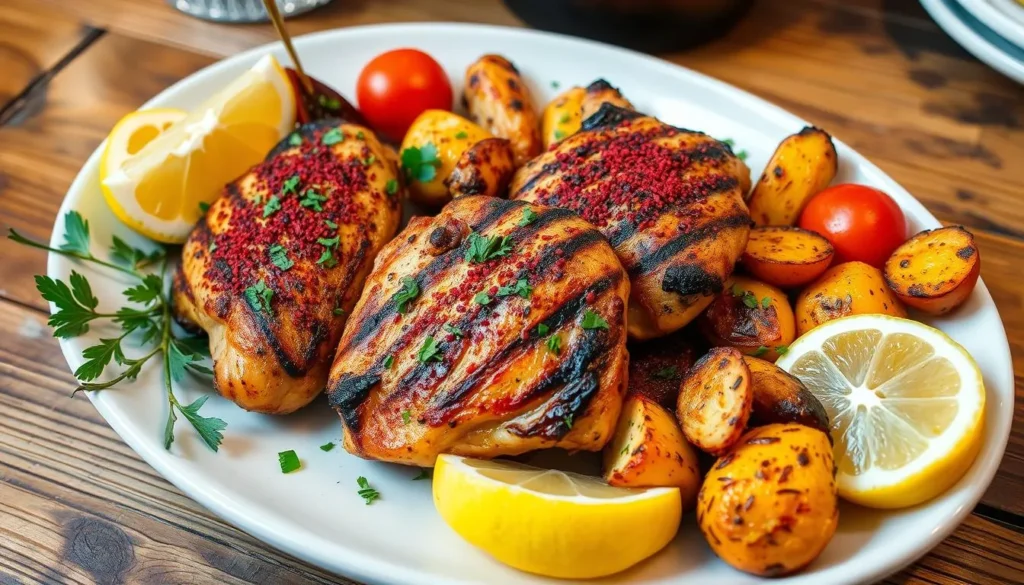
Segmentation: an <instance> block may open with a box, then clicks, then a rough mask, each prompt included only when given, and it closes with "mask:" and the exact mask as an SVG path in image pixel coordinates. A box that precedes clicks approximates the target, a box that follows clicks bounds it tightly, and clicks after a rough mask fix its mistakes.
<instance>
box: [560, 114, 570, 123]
mask: <svg viewBox="0 0 1024 585" xmlns="http://www.w3.org/2000/svg"><path fill="white" fill-rule="evenodd" d="M569 120H572V116H570V115H569V112H566V113H564V114H562V117H561V118H559V119H558V123H559V124H568V123H569Z"/></svg>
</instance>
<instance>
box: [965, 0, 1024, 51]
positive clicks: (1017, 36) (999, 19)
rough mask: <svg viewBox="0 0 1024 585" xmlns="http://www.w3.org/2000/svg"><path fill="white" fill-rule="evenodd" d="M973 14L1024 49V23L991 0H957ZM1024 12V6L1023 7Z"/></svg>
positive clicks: (994, 30) (982, 22)
mask: <svg viewBox="0 0 1024 585" xmlns="http://www.w3.org/2000/svg"><path fill="white" fill-rule="evenodd" d="M956 1H957V2H958V3H959V4H960V6H961V7H962V8H963V9H964V10H965V11H967V12H968V13H969V14H970V15H971V16H973V17H974V18H976V19H978V21H979V22H980V23H981V24H984V25H985V26H986V27H988V28H990V29H992V32H994V33H996V34H998V35H999V36H1001V37H1003V38H1004V39H1005V40H1007V41H1008V42H1010V43H1012V44H1014V45H1016V46H1017V47H1018V48H1021V49H1022V50H1024V23H1022V22H1018V21H1016V20H1014V19H1012V18H1009V17H1008V16H1007V15H1006V14H1003V11H1002V10H1000V9H999V8H998V7H996V6H995V5H994V4H992V3H991V2H990V1H989V0H956ZM1021 10H1022V12H1024V7H1022V9H1021Z"/></svg>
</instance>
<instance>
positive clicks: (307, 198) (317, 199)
mask: <svg viewBox="0 0 1024 585" xmlns="http://www.w3.org/2000/svg"><path fill="white" fill-rule="evenodd" d="M324 201H327V196H326V195H321V194H320V193H318V192H317V191H316V190H315V189H306V192H305V193H303V194H302V199H300V200H299V205H301V206H303V207H308V208H310V209H312V210H313V211H323V210H324V208H323V206H322V205H320V204H321V203H323V202H324Z"/></svg>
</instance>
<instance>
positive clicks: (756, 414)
mask: <svg viewBox="0 0 1024 585" xmlns="http://www.w3.org/2000/svg"><path fill="white" fill-rule="evenodd" d="M743 361H745V362H746V363H747V367H748V368H750V383H751V386H752V387H753V389H754V402H753V407H752V411H751V413H750V422H749V424H750V426H763V425H767V424H773V423H797V424H801V425H804V426H806V427H811V428H812V429H818V430H819V431H821V432H823V433H825V434H826V435H828V434H829V430H828V429H829V423H828V413H826V412H825V407H824V406H822V405H821V402H819V401H818V399H817V398H816V397H815V396H814V394H811V391H810V390H808V389H807V387H806V386H804V384H803V382H801V381H800V380H799V379H798V378H797V377H796V376H793V375H792V374H790V373H789V372H787V371H785V370H783V369H782V368H780V367H778V366H776V365H775V364H773V363H771V362H769V361H765V360H762V359H758V358H755V357H750V356H746V357H744V358H743ZM831 440H832V437H831V435H830V436H829V441H831Z"/></svg>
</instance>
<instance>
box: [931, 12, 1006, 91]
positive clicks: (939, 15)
mask: <svg viewBox="0 0 1024 585" xmlns="http://www.w3.org/2000/svg"><path fill="white" fill-rule="evenodd" d="M921 6H923V7H924V9H925V10H926V11H928V14H930V15H931V17H932V18H933V19H935V22H936V23H937V24H938V25H939V27H941V28H942V30H944V31H946V33H947V34H949V36H951V37H953V40H955V41H956V42H957V43H958V44H959V45H960V46H961V47H963V48H964V49H965V50H967V52H969V53H971V54H972V55H974V56H975V57H977V58H978V59H980V60H981V61H982V62H984V63H985V64H987V65H989V66H990V67H992V68H993V69H995V70H996V71H999V72H1000V73H1002V74H1003V75H1006V76H1007V77H1009V78H1011V79H1013V80H1015V81H1016V82H1017V83H1022V84H1024V48H1021V47H1018V46H1017V45H1015V44H1013V43H1012V42H1010V41H1009V40H1007V39H1006V38H1004V37H1002V36H1000V35H999V34H998V33H996V32H995V31H994V30H992V29H991V28H989V27H988V26H986V25H985V23H983V22H981V21H980V20H978V18H976V17H975V16H974V15H972V14H971V13H970V12H968V11H967V10H966V9H965V8H964V7H963V6H962V5H960V4H959V3H957V1H956V0H921Z"/></svg>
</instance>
